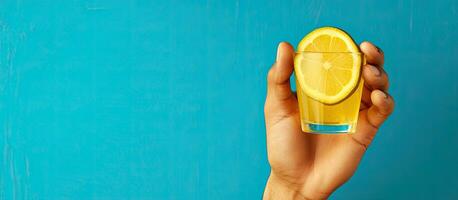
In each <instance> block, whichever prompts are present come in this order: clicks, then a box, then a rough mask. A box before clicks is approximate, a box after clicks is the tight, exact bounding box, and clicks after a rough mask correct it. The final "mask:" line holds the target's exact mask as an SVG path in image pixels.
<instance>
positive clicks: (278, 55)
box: [275, 42, 281, 62]
mask: <svg viewBox="0 0 458 200" xmlns="http://www.w3.org/2000/svg"><path fill="white" fill-rule="evenodd" d="M280 45H281V42H280V44H278V47H277V58H276V59H275V62H278V59H279V58H280Z"/></svg>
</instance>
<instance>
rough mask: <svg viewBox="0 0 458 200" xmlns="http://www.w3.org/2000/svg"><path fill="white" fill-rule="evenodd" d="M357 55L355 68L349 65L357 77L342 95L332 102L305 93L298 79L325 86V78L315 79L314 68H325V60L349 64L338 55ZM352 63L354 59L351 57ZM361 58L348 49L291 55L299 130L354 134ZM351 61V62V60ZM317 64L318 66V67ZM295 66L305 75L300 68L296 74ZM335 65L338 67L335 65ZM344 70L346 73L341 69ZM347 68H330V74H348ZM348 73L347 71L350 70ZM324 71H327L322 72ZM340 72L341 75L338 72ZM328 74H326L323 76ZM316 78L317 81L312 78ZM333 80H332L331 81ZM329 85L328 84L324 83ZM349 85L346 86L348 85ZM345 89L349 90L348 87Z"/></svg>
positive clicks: (360, 79)
mask: <svg viewBox="0 0 458 200" xmlns="http://www.w3.org/2000/svg"><path fill="white" fill-rule="evenodd" d="M345 57H346V58H348V57H352V58H355V57H358V58H360V59H358V61H359V62H360V63H355V65H357V66H358V67H357V68H352V69H351V70H350V71H353V70H359V72H357V73H358V80H357V83H356V85H354V87H353V89H352V90H351V92H350V93H348V94H347V95H345V98H343V99H342V100H340V101H338V102H336V103H331V104H328V103H323V102H322V101H318V100H316V99H314V98H312V97H311V96H309V95H307V93H306V92H305V90H304V89H303V86H301V82H303V81H300V80H299V79H300V78H303V79H309V82H310V81H312V83H311V84H313V85H314V87H326V85H329V84H335V83H330V81H329V80H323V78H321V79H320V78H317V76H319V75H320V73H318V72H316V70H323V69H325V70H328V68H329V64H328V66H326V64H325V63H329V61H331V62H332V63H333V64H332V65H333V66H331V67H335V66H337V67H338V66H342V65H349V64H350V63H349V61H348V59H347V60H344V59H342V58H345ZM303 59H310V60H313V62H301V60H303ZM353 62H355V61H354V60H353ZM365 62H366V61H365V58H364V55H363V54H362V53H351V52H297V53H296V55H295V61H294V68H295V76H296V88H297V97H298V102H299V110H300V119H301V127H302V131H304V132H308V133H318V134H338V133H350V134H351V133H354V132H355V130H356V125H357V121H358V113H359V107H360V103H361V95H362V89H363V85H364V82H363V79H362V78H361V77H362V76H361V71H362V70H361V69H362V66H363V65H364V64H365ZM351 64H353V63H351ZM319 65H321V66H319ZM298 68H303V71H304V70H305V68H306V69H307V70H306V71H307V74H304V72H303V71H301V72H302V75H301V77H299V76H298V71H297V70H298ZM338 68H339V67H338ZM344 71H347V72H344ZM348 71H349V69H346V70H341V72H340V71H339V70H333V72H334V73H348ZM350 73H351V72H350ZM326 74H327V71H326ZM341 75H342V74H341ZM326 77H328V75H326ZM316 80H318V81H316ZM331 81H332V80H331ZM333 81H335V80H333ZM328 87H330V86H328ZM349 88H350V87H349ZM348 91H349V90H348Z"/></svg>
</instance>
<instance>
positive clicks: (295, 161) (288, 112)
mask: <svg viewBox="0 0 458 200" xmlns="http://www.w3.org/2000/svg"><path fill="white" fill-rule="evenodd" d="M360 48H361V51H362V52H363V53H364V54H365V56H366V59H367V63H368V64H367V65H365V66H363V68H362V70H363V71H362V76H363V78H364V80H365V85H364V89H363V95H362V99H361V108H360V111H359V118H358V123H357V128H356V132H355V133H354V134H340V135H323V134H322V135H320V134H310V133H303V132H302V131H301V124H300V119H299V109H298V103H297V98H296V95H295V94H294V93H293V92H292V91H291V87H290V82H289V80H290V76H291V74H292V72H293V65H294V64H293V63H294V61H293V60H294V49H293V47H292V46H291V45H290V44H288V43H284V42H283V43H280V44H279V46H278V50H277V59H276V62H275V63H274V64H273V66H272V68H271V69H270V71H269V74H268V78H267V79H268V80H267V81H268V89H267V98H266V102H265V108H264V112H265V120H266V132H267V133H266V134H267V153H268V158H269V163H270V166H271V173H270V176H269V180H268V181H267V185H266V189H265V192H264V199H326V198H328V197H329V195H331V193H332V192H333V191H335V190H336V189H337V188H338V187H339V186H340V185H342V184H343V183H345V182H346V181H347V180H348V179H350V177H351V176H352V175H353V173H354V172H355V170H356V168H357V167H358V164H359V162H360V160H361V158H362V157H363V155H364V153H365V152H366V149H367V147H368V146H369V144H370V143H371V141H372V139H373V138H374V136H375V134H376V133H377V130H378V128H379V127H380V125H381V124H382V123H383V121H385V119H386V118H387V117H388V116H389V115H390V114H391V112H392V111H393V107H394V102H393V99H392V97H391V96H390V95H388V94H387V89H388V76H387V74H386V73H385V71H384V70H383V62H384V55H383V52H382V51H381V50H380V49H379V48H377V47H376V46H374V45H373V44H371V43H369V42H363V43H362V44H361V45H360Z"/></svg>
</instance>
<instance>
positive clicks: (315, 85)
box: [294, 27, 362, 104]
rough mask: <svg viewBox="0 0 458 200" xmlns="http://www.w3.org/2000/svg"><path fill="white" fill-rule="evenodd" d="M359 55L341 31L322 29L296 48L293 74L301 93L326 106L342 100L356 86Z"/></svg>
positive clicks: (328, 28)
mask: <svg viewBox="0 0 458 200" xmlns="http://www.w3.org/2000/svg"><path fill="white" fill-rule="evenodd" d="M361 63H362V54H361V53H360V52H359V48H358V46H357V45H356V44H355V42H354V41H353V39H352V38H351V37H350V36H349V35H348V34H347V33H345V32H344V31H342V30H340V29H338V28H333V27H322V28H318V29H315V30H314V31H312V32H311V33H309V34H307V35H306V36H305V37H304V38H303V39H302V40H301V42H300V43H299V45H298V47H297V54H296V56H295V58H294V71H295V74H296V78H297V80H298V82H299V85H300V88H301V89H302V91H303V92H304V93H305V94H306V95H307V96H309V97H311V98H313V99H315V100H317V101H320V102H322V103H325V104H335V103H338V102H340V101H341V100H343V99H345V98H346V97H347V96H348V95H349V94H351V92H352V91H353V89H354V88H355V87H356V86H357V85H358V82H359V78H360V73H361V72H360V71H361V69H360V68H361Z"/></svg>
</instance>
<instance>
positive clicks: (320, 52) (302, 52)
mask: <svg viewBox="0 0 458 200" xmlns="http://www.w3.org/2000/svg"><path fill="white" fill-rule="evenodd" d="M294 53H295V54H308V53H310V54H339V53H345V54H358V55H361V54H363V53H362V52H350V51H340V52H339V51H327V52H326V51H296V52H294Z"/></svg>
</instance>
